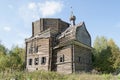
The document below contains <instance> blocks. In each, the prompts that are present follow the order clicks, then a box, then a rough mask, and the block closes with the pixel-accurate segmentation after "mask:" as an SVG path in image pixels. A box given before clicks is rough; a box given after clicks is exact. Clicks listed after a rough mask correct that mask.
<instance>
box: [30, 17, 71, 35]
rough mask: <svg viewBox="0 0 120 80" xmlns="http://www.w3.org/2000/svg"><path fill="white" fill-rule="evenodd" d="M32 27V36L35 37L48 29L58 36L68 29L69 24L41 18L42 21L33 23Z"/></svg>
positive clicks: (58, 20)
mask: <svg viewBox="0 0 120 80" xmlns="http://www.w3.org/2000/svg"><path fill="white" fill-rule="evenodd" d="M32 27H33V30H32V34H33V36H35V35H37V34H39V33H41V32H42V31H45V30H47V29H48V28H50V29H51V33H52V34H58V33H60V32H62V31H64V30H65V29H66V28H68V27H69V24H68V23H66V22H64V21H61V20H60V19H53V18H52V19H51V18H41V19H40V20H38V21H35V22H33V23H32Z"/></svg>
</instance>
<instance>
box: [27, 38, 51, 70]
mask: <svg viewBox="0 0 120 80" xmlns="http://www.w3.org/2000/svg"><path fill="white" fill-rule="evenodd" d="M35 43H37V44H36V45H37V46H38V52H37V53H34V52H33V53H29V48H30V47H31V44H33V46H32V47H34V44H35ZM49 51H50V45H49V38H46V39H44V38H43V39H35V40H33V41H30V42H28V47H27V69H28V70H29V71H32V70H42V69H43V70H48V66H49ZM42 57H46V63H45V64H44V65H43V64H41V59H42ZM35 58H39V63H38V65H35V64H34V59H35ZM29 59H32V65H29Z"/></svg>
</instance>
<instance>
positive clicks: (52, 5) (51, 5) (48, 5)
mask: <svg viewBox="0 0 120 80" xmlns="http://www.w3.org/2000/svg"><path fill="white" fill-rule="evenodd" d="M62 8H63V4H62V3H61V2H56V1H46V2H45V3H39V10H40V12H41V14H42V16H43V17H46V16H51V15H54V14H56V13H58V12H61V10H62Z"/></svg>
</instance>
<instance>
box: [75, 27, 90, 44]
mask: <svg viewBox="0 0 120 80" xmlns="http://www.w3.org/2000/svg"><path fill="white" fill-rule="evenodd" d="M76 38H77V40H78V41H80V42H81V43H83V44H85V45H88V46H91V37H90V35H89V33H88V32H87V30H86V28H85V25H82V26H81V27H78V28H77V29H76Z"/></svg>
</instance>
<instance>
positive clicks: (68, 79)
mask: <svg viewBox="0 0 120 80" xmlns="http://www.w3.org/2000/svg"><path fill="white" fill-rule="evenodd" d="M0 80H120V75H116V76H115V75H112V74H102V75H98V74H89V73H81V74H67V75H65V74H58V73H56V72H45V71H35V72H14V73H7V72H6V73H4V74H3V73H0Z"/></svg>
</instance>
